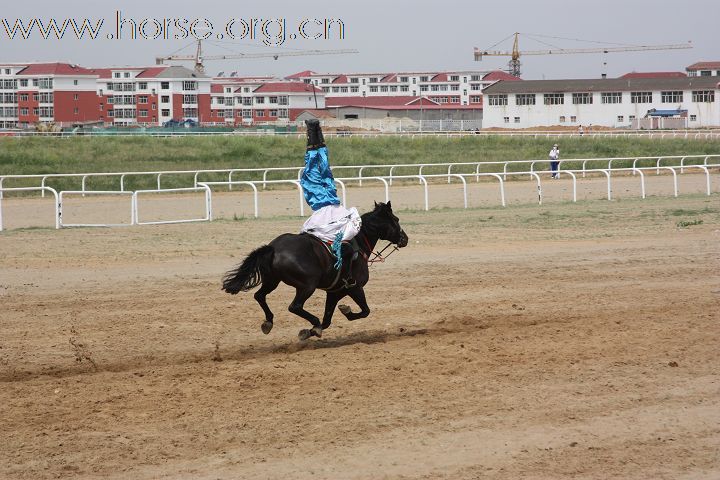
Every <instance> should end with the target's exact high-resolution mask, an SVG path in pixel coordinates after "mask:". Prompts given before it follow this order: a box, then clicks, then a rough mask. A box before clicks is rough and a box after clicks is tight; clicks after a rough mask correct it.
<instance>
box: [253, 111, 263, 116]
mask: <svg viewBox="0 0 720 480" xmlns="http://www.w3.org/2000/svg"><path fill="white" fill-rule="evenodd" d="M255 116H256V117H264V116H265V110H257V111H256V112H255Z"/></svg>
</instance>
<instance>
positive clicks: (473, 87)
mask: <svg viewBox="0 0 720 480" xmlns="http://www.w3.org/2000/svg"><path fill="white" fill-rule="evenodd" d="M470 90H472V91H474V92H479V91H480V90H482V85H480V84H479V83H471V84H470Z"/></svg>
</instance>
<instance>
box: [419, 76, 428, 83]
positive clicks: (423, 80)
mask: <svg viewBox="0 0 720 480" xmlns="http://www.w3.org/2000/svg"><path fill="white" fill-rule="evenodd" d="M420 81H421V82H427V81H428V76H427V75H423V76H421V77H420Z"/></svg>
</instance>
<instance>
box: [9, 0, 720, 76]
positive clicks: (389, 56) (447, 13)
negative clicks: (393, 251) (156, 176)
mask: <svg viewBox="0 0 720 480" xmlns="http://www.w3.org/2000/svg"><path fill="white" fill-rule="evenodd" d="M3 3H4V5H3V8H2V9H0V20H2V19H5V20H6V21H7V22H8V23H9V24H10V25H11V26H12V25H13V24H14V23H15V20H16V19H18V18H19V19H22V20H23V22H24V23H26V24H27V23H28V22H29V21H30V20H31V19H32V18H39V19H41V20H43V21H44V22H47V21H48V20H49V19H50V18H53V17H54V18H55V19H57V20H59V21H62V20H63V19H65V18H75V19H76V20H78V21H81V20H82V18H84V17H88V18H91V19H92V20H93V22H95V21H97V20H99V19H101V18H102V19H104V24H103V33H102V38H101V39H98V40H89V39H85V40H75V39H72V38H69V36H66V38H64V39H63V40H57V39H51V40H43V39H41V38H40V37H39V35H38V34H37V33H36V32H34V35H33V38H30V39H28V40H23V39H19V38H16V39H15V40H9V39H8V36H7V34H6V33H5V27H4V26H2V25H0V62H11V61H31V60H32V61H67V62H70V63H77V64H80V65H83V66H124V65H151V64H153V63H154V57H155V56H156V55H160V54H169V53H172V52H174V51H175V50H177V49H179V48H180V47H182V46H184V45H187V44H189V43H191V40H192V38H185V39H180V40H176V39H174V38H171V39H168V40H163V39H160V40H144V39H142V40H132V39H130V38H124V39H122V40H109V39H107V35H108V34H110V33H111V32H114V31H115V18H116V10H117V9H118V8H120V9H121V10H122V15H123V17H124V18H131V19H134V20H136V22H138V23H139V22H141V21H142V20H144V19H146V18H155V19H163V18H172V19H175V18H179V19H187V20H190V21H192V20H194V19H208V20H210V21H211V22H212V23H213V27H214V31H213V38H212V40H213V41H216V40H217V33H221V32H224V29H225V24H226V23H227V22H228V21H229V20H231V19H233V18H237V19H243V20H245V21H249V19H276V18H285V19H287V30H286V35H288V36H289V34H290V33H292V32H296V31H297V25H298V24H299V23H300V22H301V21H302V20H303V19H305V18H311V19H312V18H317V19H323V18H334V19H341V20H342V22H343V23H344V25H345V39H344V40H339V39H337V33H336V32H335V34H334V35H333V39H331V40H300V39H295V40H290V39H289V38H288V39H287V40H286V41H285V44H284V45H282V46H281V47H280V48H277V49H275V50H276V51H287V50H288V49H340V48H354V49H358V50H359V51H360V53H359V54H355V55H343V56H308V57H286V58H282V57H281V58H280V59H278V60H272V59H256V60H234V61H212V62H210V61H208V62H207V63H206V68H207V71H208V73H209V74H213V75H214V74H216V73H217V72H219V71H225V72H226V73H229V72H231V71H238V72H239V74H240V75H277V76H285V75H288V74H291V73H295V72H297V71H301V70H305V69H310V70H314V71H317V72H362V71H366V72H367V71H379V72H385V71H414V70H492V69H505V68H506V64H507V60H508V59H507V58H505V57H487V58H485V59H483V61H482V62H475V61H474V60H473V47H475V46H477V47H480V48H488V47H490V46H492V45H494V44H495V43H497V42H499V41H500V40H502V39H504V38H506V37H508V36H509V35H511V34H512V33H513V32H515V31H519V32H527V33H530V34H535V35H544V36H548V37H563V38H568V39H581V40H590V41H599V42H608V43H617V44H633V45H650V44H653V45H654V44H675V43H686V42H688V41H690V40H691V41H692V42H693V45H694V48H693V49H692V50H675V51H662V52H626V53H609V54H583V55H557V56H533V57H530V56H527V57H525V58H524V59H523V77H524V78H528V79H540V78H589V77H599V76H600V75H601V74H602V73H607V74H608V76H610V77H614V76H619V75H621V74H623V73H626V72H629V71H659V70H662V71H684V68H685V67H686V66H687V65H690V64H691V63H694V62H696V61H701V60H720V48H719V45H720V42H719V41H718V40H719V39H720V34H719V32H718V19H720V0H686V1H685V2H670V1H669V0H604V1H603V2H583V1H578V0H510V1H508V0H506V1H481V0H475V1H470V0H444V1H426V0H395V1H391V0H385V1H382V0H361V1H356V2H352V3H351V2H345V1H338V0H311V1H297V0H292V1H291V0H282V1H280V0H278V1H271V0H264V1H262V2H259V1H257V2H252V3H251V2H246V1H240V0H202V1H200V0H196V1H189V0H173V1H166V0H161V1H150V0H123V1H118V2H109V1H102V2H101V1H97V0H63V1H56V0H52V1H48V0H35V1H33V0H25V1H23V2H11V3H10V2H3ZM8 3H9V5H8ZM118 5H121V7H119V6H118ZM148 25H150V24H148ZM198 26H200V24H198ZM234 26H235V28H234V29H233V30H232V31H233V32H234V33H235V34H236V36H238V37H239V36H240V35H241V34H242V31H241V26H242V24H241V23H240V22H239V21H236V23H235V24H234ZM271 26H273V27H274V25H271ZM314 28H316V27H314V26H313V24H310V25H309V26H308V30H307V31H308V33H314V32H315V30H314ZM153 30H154V27H152V28H150V27H149V28H148V33H149V34H150V35H151V34H152V32H153ZM197 31H198V33H199V34H201V35H203V34H205V32H206V31H207V30H205V31H203V29H202V28H198V30H197ZM276 31H277V28H275V30H272V33H275V32H276ZM170 33H171V34H177V33H180V34H182V32H181V31H180V30H177V29H174V27H173V31H172V32H170ZM331 33H332V32H331ZM171 36H172V35H171ZM18 37H19V35H18ZM223 40H224V41H226V40H227V38H224V39H223ZM274 40H275V37H273V41H274ZM542 40H543V41H544V42H546V43H548V44H551V45H554V46H558V47H563V48H592V47H601V46H602V45H601V44H597V43H588V42H584V43H583V42H577V41H570V40H561V39H551V38H546V37H543V38H542ZM261 47H262V39H261V38H260V39H255V40H250V39H248V38H246V39H244V40H237V42H236V44H229V43H223V44H221V45H220V46H218V45H212V44H208V45H206V54H207V55H213V54H232V52H233V51H241V52H246V53H251V52H263V51H268V49H267V48H261ZM511 48H512V42H511V41H510V40H508V41H505V42H503V43H501V44H499V45H498V46H497V47H496V49H500V50H509V49H511ZM520 48H521V50H522V49H527V50H537V49H542V48H547V46H546V45H543V44H542V43H539V42H537V41H534V40H532V39H530V38H529V37H526V38H521V45H520ZM187 52H190V50H187ZM188 65H190V64H188Z"/></svg>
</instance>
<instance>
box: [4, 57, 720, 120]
mask: <svg viewBox="0 0 720 480" xmlns="http://www.w3.org/2000/svg"><path fill="white" fill-rule="evenodd" d="M719 77H720V62H700V63H697V64H694V65H691V66H689V67H688V68H687V69H686V72H685V73H683V72H655V73H631V74H627V75H624V76H623V77H621V78H618V79H607V78H601V79H580V80H538V81H532V80H520V79H518V78H516V77H513V76H510V75H508V74H507V73H504V72H499V71H494V72H478V71H454V72H427V71H426V72H393V73H387V72H385V73H378V72H370V73H335V74H329V73H324V74H323V73H316V72H312V71H304V72H299V73H296V74H294V75H290V76H288V77H286V78H283V79H277V78H273V77H263V76H258V77H238V76H236V75H232V76H230V77H215V78H210V77H206V76H204V75H202V74H198V73H196V72H194V71H192V70H189V69H187V68H185V67H181V66H166V65H160V66H152V67H121V68H95V69H93V68H84V67H80V66H78V65H72V64H67V63H34V64H5V65H0V128H17V127H27V126H31V125H34V124H38V123H50V122H52V123H55V124H59V125H61V126H72V125H83V124H92V123H101V124H104V125H115V126H133V125H149V126H152V125H155V126H157V125H164V124H167V123H168V122H169V121H171V120H186V119H190V120H193V121H195V122H197V123H200V124H204V125H230V126H239V125H251V124H258V123H276V124H277V123H280V124H286V123H289V122H295V121H297V120H303V119H305V118H309V117H316V118H330V117H331V118H335V119H338V120H347V121H351V120H356V119H370V120H374V119H386V118H391V119H392V118H398V119H409V120H413V121H417V120H420V121H423V120H464V121H468V122H469V123H468V124H470V125H477V126H480V125H481V122H482V127H484V128H491V127H497V128H528V127H538V126H553V125H561V126H568V127H577V126H581V125H596V126H607V127H620V128H626V127H635V128H638V127H642V126H643V125H646V126H647V125H649V126H655V124H653V123H650V124H647V123H645V124H644V123H642V122H641V121H640V120H641V119H647V118H653V117H660V118H664V119H668V118H670V119H679V123H678V125H681V126H685V127H707V126H720V91H719V90H718V89H719V88H720V85H719V82H720V78H719ZM473 122H475V123H473ZM676 123H677V122H676Z"/></svg>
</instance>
